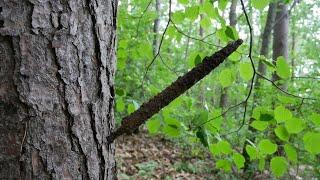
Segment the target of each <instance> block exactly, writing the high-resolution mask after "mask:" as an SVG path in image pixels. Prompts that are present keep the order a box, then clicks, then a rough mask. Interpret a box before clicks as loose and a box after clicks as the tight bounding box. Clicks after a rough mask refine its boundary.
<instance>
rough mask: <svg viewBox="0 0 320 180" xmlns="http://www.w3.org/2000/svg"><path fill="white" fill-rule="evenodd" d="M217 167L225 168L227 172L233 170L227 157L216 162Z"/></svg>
mask: <svg viewBox="0 0 320 180" xmlns="http://www.w3.org/2000/svg"><path fill="white" fill-rule="evenodd" d="M216 167H217V168H220V169H223V170H224V171H226V172H230V171H231V163H230V162H229V161H228V160H226V159H220V160H218V161H217V162H216Z"/></svg>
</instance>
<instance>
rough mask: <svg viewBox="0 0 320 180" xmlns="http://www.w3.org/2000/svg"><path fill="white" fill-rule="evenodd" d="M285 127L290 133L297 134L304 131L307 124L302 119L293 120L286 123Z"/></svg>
mask: <svg viewBox="0 0 320 180" xmlns="http://www.w3.org/2000/svg"><path fill="white" fill-rule="evenodd" d="M285 127H286V129H287V131H288V133H290V134H297V133H299V132H301V131H302V130H303V129H304V127H305V124H304V122H303V121H302V120H301V119H298V118H291V119H290V120H288V121H286V122H285Z"/></svg>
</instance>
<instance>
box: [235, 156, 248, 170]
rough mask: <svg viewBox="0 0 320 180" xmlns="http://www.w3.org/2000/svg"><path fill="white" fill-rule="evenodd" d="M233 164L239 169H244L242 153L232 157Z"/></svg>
mask: <svg viewBox="0 0 320 180" xmlns="http://www.w3.org/2000/svg"><path fill="white" fill-rule="evenodd" d="M232 159H233V162H234V163H235V165H236V166H237V168H238V169H241V168H243V167H244V163H245V159H244V157H243V156H242V154H240V153H234V154H233V156H232Z"/></svg>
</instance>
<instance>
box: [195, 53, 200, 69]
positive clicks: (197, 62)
mask: <svg viewBox="0 0 320 180" xmlns="http://www.w3.org/2000/svg"><path fill="white" fill-rule="evenodd" d="M201 60H202V58H201V56H200V55H199V54H197V56H196V58H194V65H195V66H197V65H198V64H200V63H201Z"/></svg>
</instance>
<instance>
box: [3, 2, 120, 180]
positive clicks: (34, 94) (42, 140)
mask: <svg viewBox="0 0 320 180" xmlns="http://www.w3.org/2000/svg"><path fill="white" fill-rule="evenodd" d="M0 13H1V15H0V22H1V23H0V25H1V26H0V63H1V67H0V147H1V150H0V179H114V178H115V161H114V145H113V144H111V145H107V143H106V137H107V136H108V135H109V134H110V131H111V129H112V128H113V127H114V117H113V98H114V74H115V43H116V42H115V40H116V32H115V30H116V13H117V0H109V1H104V0H97V1H90V0H78V1H76V0H68V1H54V0H49V1H22V0H20V1H1V2H0Z"/></svg>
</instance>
